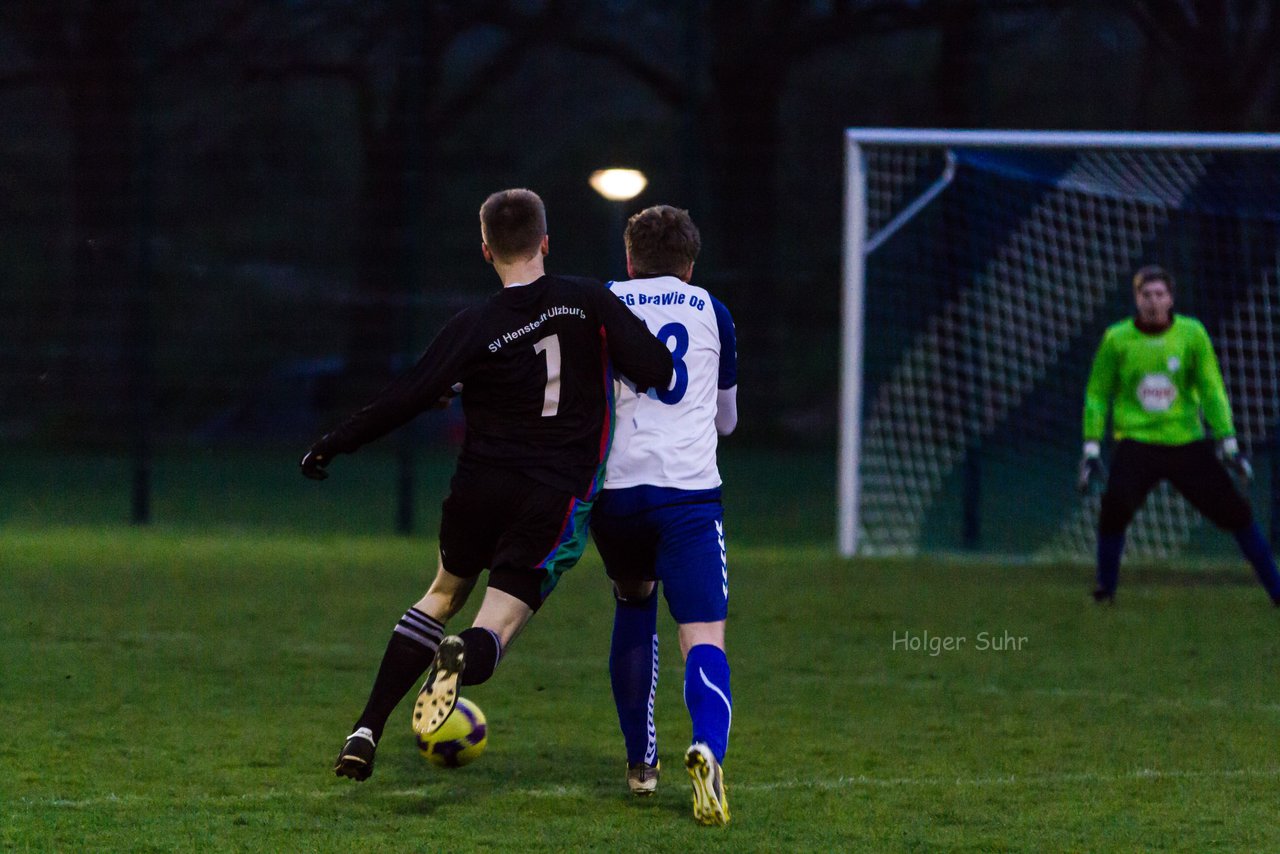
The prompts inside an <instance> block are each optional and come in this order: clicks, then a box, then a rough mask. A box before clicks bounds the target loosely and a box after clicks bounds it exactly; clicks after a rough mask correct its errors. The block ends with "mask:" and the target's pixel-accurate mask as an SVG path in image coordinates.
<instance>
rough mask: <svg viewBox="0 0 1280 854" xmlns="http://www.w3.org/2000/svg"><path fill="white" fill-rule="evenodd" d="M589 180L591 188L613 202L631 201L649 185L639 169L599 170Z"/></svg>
mask: <svg viewBox="0 0 1280 854" xmlns="http://www.w3.org/2000/svg"><path fill="white" fill-rule="evenodd" d="M589 180H590V182H591V188H592V189H593V190H595V191H596V192H597V193H599V194H600V195H602V196H604V197H605V198H606V199H608V200H609V201H611V202H627V201H630V200H631V199H634V198H635V197H636V196H638V195H640V193H641V192H642V191H643V190H644V188H645V186H646V185H648V183H649V179H648V178H646V177H645V176H644V173H643V172H641V171H640V170H639V169H597V170H596V171H595V172H592V173H591V178H590V179H589Z"/></svg>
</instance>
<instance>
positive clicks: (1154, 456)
mask: <svg viewBox="0 0 1280 854" xmlns="http://www.w3.org/2000/svg"><path fill="white" fill-rule="evenodd" d="M1162 480H1167V481H1169V483H1170V484H1172V485H1173V488H1174V489H1176V490H1178V492H1179V493H1181V494H1182V497H1183V498H1185V499H1187V501H1188V502H1190V504H1191V506H1192V507H1194V508H1196V510H1198V511H1200V513H1201V514H1203V515H1204V517H1205V518H1206V519H1208V520H1209V521H1210V522H1212V523H1213V524H1215V525H1217V526H1218V527H1219V528H1222V529H1223V530H1224V531H1232V532H1235V531H1238V530H1240V529H1241V528H1246V527H1248V526H1249V524H1250V523H1251V522H1252V521H1253V510H1252V509H1251V508H1250V507H1249V502H1248V501H1247V500H1245V498H1244V496H1243V495H1241V494H1240V492H1239V491H1238V490H1237V489H1236V487H1235V484H1233V483H1232V482H1231V476H1230V475H1228V474H1227V472H1226V469H1224V468H1223V467H1222V463H1220V462H1218V458H1217V456H1216V455H1215V454H1214V450H1213V443H1212V442H1211V441H1210V440H1208V439H1203V440H1201V441H1199V442H1189V443H1188V444H1185V445H1153V444H1150V443H1147V442H1135V441H1133V440H1132V439H1124V440H1122V441H1121V442H1120V443H1119V444H1118V445H1116V451H1115V454H1114V455H1113V456H1112V458H1111V474H1110V476H1109V477H1108V478H1107V489H1106V492H1104V493H1103V494H1102V512H1101V513H1100V514H1099V516H1098V530H1099V532H1101V533H1103V534H1122V533H1124V530H1125V529H1126V528H1128V527H1129V523H1130V522H1131V521H1133V517H1134V514H1135V513H1137V512H1138V509H1139V508H1140V507H1142V505H1143V503H1144V502H1145V501H1146V500H1147V495H1148V494H1150V492H1151V490H1153V489H1155V487H1156V484H1158V483H1159V482H1160V481H1162Z"/></svg>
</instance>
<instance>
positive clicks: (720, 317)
mask: <svg viewBox="0 0 1280 854" xmlns="http://www.w3.org/2000/svg"><path fill="white" fill-rule="evenodd" d="M711 307H712V308H713V309H715V312H716V328H717V329H718V330H719V331H720V380H719V383H718V384H717V386H716V387H717V388H722V389H724V388H733V387H734V386H736V385H737V384H738V333H737V332H736V331H735V330H734V328H733V317H732V316H730V314H729V309H727V308H725V307H724V303H722V302H720V300H718V299H716V298H715V297H711Z"/></svg>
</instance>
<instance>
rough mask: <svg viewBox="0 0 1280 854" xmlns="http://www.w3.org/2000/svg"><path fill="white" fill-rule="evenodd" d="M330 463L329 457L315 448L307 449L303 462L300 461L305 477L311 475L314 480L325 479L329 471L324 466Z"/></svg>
mask: <svg viewBox="0 0 1280 854" xmlns="http://www.w3.org/2000/svg"><path fill="white" fill-rule="evenodd" d="M327 465H329V457H327V456H325V455H324V454H321V453H320V452H318V451H317V450H316V449H315V448H312V449H311V450H309V451H307V453H306V454H304V455H303V457H302V462H300V463H298V466H299V468H301V469H302V475H303V477H309V478H311V479H312V480H324V479H325V478H326V477H328V476H329V473H328V472H327V471H325V470H324V467H325V466H327Z"/></svg>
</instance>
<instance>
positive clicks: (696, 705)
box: [590, 205, 738, 825]
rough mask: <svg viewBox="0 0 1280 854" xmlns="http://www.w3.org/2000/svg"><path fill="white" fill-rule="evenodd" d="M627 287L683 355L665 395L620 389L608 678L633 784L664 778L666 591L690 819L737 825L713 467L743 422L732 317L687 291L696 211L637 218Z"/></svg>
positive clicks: (651, 785) (720, 517) (723, 567)
mask: <svg viewBox="0 0 1280 854" xmlns="http://www.w3.org/2000/svg"><path fill="white" fill-rule="evenodd" d="M625 239H626V247H627V273H628V274H629V275H630V276H631V277H632V278H631V279H630V280H629V281H625V282H614V283H612V284H611V285H610V286H609V287H610V289H611V290H612V291H613V292H614V293H615V294H616V295H617V296H618V298H619V299H621V300H622V301H623V303H625V304H626V305H627V306H628V307H629V308H630V309H631V310H632V311H633V312H635V313H636V314H637V315H639V317H640V318H641V319H643V320H644V321H645V324H646V325H647V326H648V327H649V330H650V331H651V332H653V333H654V334H655V335H657V337H658V339H659V340H662V341H664V342H666V344H667V346H668V347H669V348H670V349H671V355H672V358H673V360H674V368H675V371H674V376H673V379H672V382H671V384H670V386H669V387H668V388H667V389H666V390H663V391H657V390H654V389H648V390H646V391H644V392H643V393H637V391H636V389H635V386H634V385H633V384H629V383H626V381H620V388H619V389H618V394H617V411H616V418H615V427H614V442H613V450H612V451H611V453H610V456H609V459H608V462H607V463H606V470H605V481H604V489H603V490H602V491H601V493H600V497H599V498H598V499H597V500H596V507H595V511H594V513H593V515H592V517H591V523H590V524H591V533H592V535H593V537H594V538H595V542H596V547H597V548H598V549H599V551H600V556H601V557H602V558H603V559H604V563H605V569H606V571H607V572H608V574H609V577H610V578H611V579H612V580H613V585H614V596H615V597H616V599H617V605H616V610H615V612H614V624H613V640H612V644H611V646H610V653H609V672H610V677H611V681H612V684H613V694H614V701H615V703H616V704H617V707H618V721H619V723H620V725H621V727H622V734H623V739H624V741H625V742H626V748H627V784H628V787H629V788H630V789H631V791H632V792H634V793H635V794H638V795H648V794H652V793H653V791H654V789H655V788H656V787H657V782H658V771H659V763H658V752H657V733H656V731H655V729H654V721H653V704H654V696H655V693H656V691H657V679H658V634H657V614H658V594H657V583H658V582H661V583H662V589H663V594H664V596H665V597H666V600H667V607H668V608H669V609H670V611H671V615H672V617H674V618H675V621H676V623H677V624H678V626H679V638H680V652H681V654H682V655H683V656H684V660H685V678H684V698H685V705H686V706H687V707H688V709H689V716H690V717H691V718H692V720H693V744H692V745H691V746H690V747H689V749H688V751H687V752H686V753H685V760H684V761H685V767H686V768H687V769H688V771H689V775H690V777H691V778H692V781H693V814H694V818H695V819H697V820H698V821H699V822H700V823H702V824H707V825H723V824H725V823H727V822H728V821H729V807H728V802H727V800H726V798H725V788H724V776H723V771H722V767H721V766H722V763H723V762H724V755H725V750H726V748H727V747H728V742H729V727H730V724H731V723H732V719H733V699H732V695H731V694H730V691H729V662H728V659H727V658H726V657H725V651H724V633H725V618H726V616H727V614H728V602H729V572H728V567H727V564H726V561H725V538H724V511H723V509H722V508H721V504H720V473H719V470H718V469H717V467H716V444H717V441H718V436H723V435H727V434H728V433H730V432H732V430H733V428H734V426H735V425H736V423H737V417H738V416H737V403H736V399H737V381H738V380H737V370H738V369H737V347H736V342H735V335H734V328H733V320H732V318H731V317H730V316H729V312H728V310H726V309H725V307H724V306H723V305H722V304H721V303H720V302H719V301H717V300H716V299H715V298H714V297H712V296H711V295H710V294H709V293H707V292H706V291H705V290H703V289H702V288H700V287H697V286H696V285H693V284H691V283H690V279H691V277H692V275H693V264H694V260H695V259H696V258H697V256H698V251H699V249H700V248H701V245H702V241H701V238H700V236H699V234H698V229H697V227H696V226H695V225H694V224H693V221H692V220H691V219H690V218H689V214H688V212H687V211H683V210H679V209H677V208H673V207H668V206H665V205H662V206H657V207H651V208H647V209H646V210H643V211H641V212H640V213H638V214H636V215H635V216H633V217H631V219H630V220H629V221H628V223H627V229H626V238H625Z"/></svg>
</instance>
